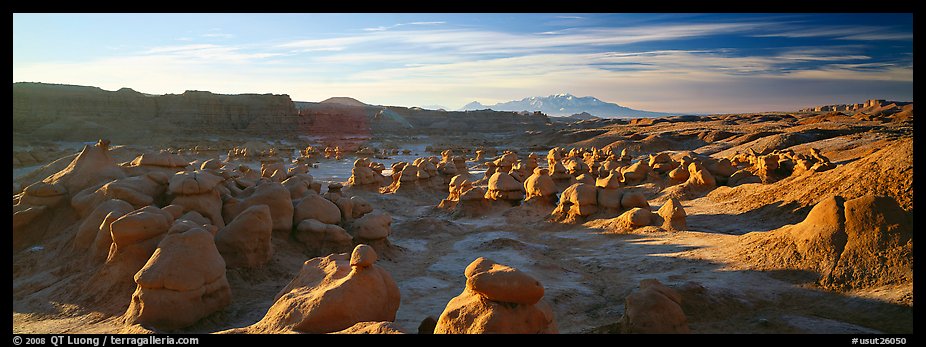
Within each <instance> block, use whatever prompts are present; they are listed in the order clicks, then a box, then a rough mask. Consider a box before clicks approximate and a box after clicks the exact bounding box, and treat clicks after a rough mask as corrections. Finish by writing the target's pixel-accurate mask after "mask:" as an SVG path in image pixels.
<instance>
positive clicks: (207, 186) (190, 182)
mask: <svg viewBox="0 0 926 347" xmlns="http://www.w3.org/2000/svg"><path fill="white" fill-rule="evenodd" d="M220 182H222V178H221V177H219V176H216V175H213V174H211V173H208V172H204V171H188V172H181V173H177V174H176V175H174V176H172V177H171V178H170V183H169V185H168V190H169V191H170V193H171V194H173V195H174V199H173V200H172V201H171V204H172V205H178V206H183V207H184V212H186V211H196V212H199V214H201V215H203V216H204V217H206V218H208V219H209V220H210V221H212V225H215V226H217V227H219V228H221V227H224V226H225V220H224V219H223V218H222V198H221V195H220V193H219V191H218V190H216V186H217V185H218V184H219V183H220Z"/></svg>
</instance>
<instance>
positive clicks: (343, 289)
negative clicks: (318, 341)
mask: <svg viewBox="0 0 926 347" xmlns="http://www.w3.org/2000/svg"><path fill="white" fill-rule="evenodd" d="M362 247H364V245H358V246H357V247H356V248H354V252H353V253H358V252H364V253H367V255H356V256H354V255H350V254H346V253H341V254H332V255H329V256H326V257H320V258H313V259H310V260H307V261H306V262H305V264H304V265H303V267H302V270H301V271H300V272H299V274H298V275H297V276H296V278H294V279H293V280H292V281H291V282H290V283H289V284H288V285H287V286H286V287H284V288H283V289H282V290H281V291H280V293H279V294H277V297H276V302H274V304H273V305H272V306H271V307H270V310H268V312H267V314H266V315H265V316H264V318H263V319H261V320H260V321H259V322H257V323H255V324H254V325H252V326H251V327H249V329H248V330H249V331H250V332H257V333H261V332H263V333H279V332H287V331H296V332H304V333H330V332H335V331H341V330H344V329H347V328H350V327H351V326H353V325H355V324H357V323H359V322H392V321H394V320H395V314H396V311H398V309H399V301H400V300H401V298H400V294H399V287H398V286H397V285H396V283H395V281H393V279H392V276H390V275H389V273H388V272H386V270H384V269H383V268H381V267H379V266H378V265H376V264H370V265H369V266H359V265H358V266H351V259H352V258H357V259H370V258H371V257H372V259H375V253H374V254H369V253H368V252H370V251H372V250H371V249H370V250H364V249H363V248H362ZM358 248H360V249H361V250H360V251H358Z"/></svg>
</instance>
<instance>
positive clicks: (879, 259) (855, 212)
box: [740, 195, 913, 289]
mask: <svg viewBox="0 0 926 347" xmlns="http://www.w3.org/2000/svg"><path fill="white" fill-rule="evenodd" d="M912 232H913V224H912V218H911V216H910V214H909V213H907V212H905V211H904V210H903V209H901V208H900V207H899V206H898V205H897V202H896V201H895V200H894V199H892V198H889V197H884V196H870V195H869V196H863V197H859V198H856V199H852V200H848V201H846V200H845V199H843V198H842V197H839V196H831V197H828V198H825V199H823V200H822V201H820V203H818V204H817V205H816V206H814V207H813V209H811V210H810V212H809V213H808V214H807V217H806V218H805V219H804V220H803V221H802V222H800V223H798V224H794V225H786V226H784V227H781V228H779V229H776V230H773V231H770V232H763V233H758V232H754V233H749V234H746V235H743V236H742V237H743V239H744V241H743V243H742V247H741V250H740V256H741V257H742V258H743V259H744V261H746V262H747V263H750V264H754V266H755V267H757V268H759V269H801V270H811V271H816V272H817V273H819V274H820V283H821V284H823V285H824V286H828V287H835V288H843V289H851V288H866V287H871V286H876V285H884V284H899V283H910V282H911V281H912V276H913V275H912V261H913V255H912V248H913V241H912V240H913V239H912Z"/></svg>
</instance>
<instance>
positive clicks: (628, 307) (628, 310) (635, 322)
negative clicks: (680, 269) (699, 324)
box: [620, 279, 691, 334]
mask: <svg viewBox="0 0 926 347" xmlns="http://www.w3.org/2000/svg"><path fill="white" fill-rule="evenodd" d="M681 303H682V296H681V295H679V294H678V292H676V291H675V290H673V289H672V288H669V287H666V286H665V285H663V284H662V283H660V282H659V281H657V280H654V279H647V280H642V281H640V289H639V290H637V291H634V292H633V293H631V294H630V295H629V296H627V299H626V303H625V304H624V316H623V317H621V322H620V323H621V332H622V333H625V334H627V333H635V334H687V333H690V332H691V331H690V330H689V329H688V319H687V318H686V317H685V312H684V311H682V307H681Z"/></svg>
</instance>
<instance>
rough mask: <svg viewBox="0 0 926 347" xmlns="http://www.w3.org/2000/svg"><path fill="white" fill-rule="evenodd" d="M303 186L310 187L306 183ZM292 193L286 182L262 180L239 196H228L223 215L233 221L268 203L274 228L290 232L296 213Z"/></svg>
mask: <svg viewBox="0 0 926 347" xmlns="http://www.w3.org/2000/svg"><path fill="white" fill-rule="evenodd" d="M310 177H311V176H310ZM301 182H304V181H301ZM302 187H303V188H306V189H308V186H306V185H304V186H302ZM306 191H308V190H306ZM290 193H291V191H290V190H288V189H287V188H286V186H285V185H284V184H281V183H277V182H270V181H261V182H259V183H258V184H257V185H255V186H253V187H251V188H248V189H245V190H244V191H243V192H242V195H240V196H238V197H226V198H225V202H224V204H223V206H222V216H223V217H224V220H227V221H231V220H233V219H235V217H237V216H238V215H239V214H241V213H242V212H244V211H245V210H247V209H249V208H251V207H253V206H259V205H266V206H267V207H268V208H269V209H270V220H271V221H272V224H273V230H275V231H285V232H289V231H290V230H292V228H293V213H294V208H293V202H292V200H290Z"/></svg>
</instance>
